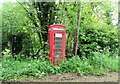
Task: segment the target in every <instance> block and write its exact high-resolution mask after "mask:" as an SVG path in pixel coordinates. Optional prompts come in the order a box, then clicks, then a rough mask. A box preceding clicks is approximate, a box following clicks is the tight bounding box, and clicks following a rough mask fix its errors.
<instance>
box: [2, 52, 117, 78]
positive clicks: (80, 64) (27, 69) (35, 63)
mask: <svg viewBox="0 0 120 84" xmlns="http://www.w3.org/2000/svg"><path fill="white" fill-rule="evenodd" d="M2 64H3V67H2V77H3V80H18V79H19V80H20V79H24V78H25V77H28V76H32V77H39V78H41V77H43V76H45V75H50V74H51V75H52V74H59V75H60V74H64V73H76V74H78V75H80V76H82V75H87V74H91V75H102V74H105V73H106V72H108V71H118V58H117V57H110V56H109V54H108V53H106V54H101V53H99V52H94V53H93V56H91V57H89V59H86V58H81V59H80V58H79V57H78V56H75V57H72V58H71V59H69V60H66V62H65V63H62V64H60V66H56V67H54V66H53V65H52V64H51V63H50V62H49V61H48V60H39V59H34V60H31V59H29V60H26V59H20V58H18V59H17V60H16V61H14V59H13V58H11V57H8V56H7V57H5V58H3V60H2Z"/></svg>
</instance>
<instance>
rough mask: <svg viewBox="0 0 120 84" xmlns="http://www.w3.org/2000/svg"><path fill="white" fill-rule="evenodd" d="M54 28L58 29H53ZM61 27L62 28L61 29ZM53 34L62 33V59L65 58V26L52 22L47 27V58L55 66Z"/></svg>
mask: <svg viewBox="0 0 120 84" xmlns="http://www.w3.org/2000/svg"><path fill="white" fill-rule="evenodd" d="M54 28H57V29H60V30H54ZM61 29H62V30H61ZM55 34H62V48H61V49H62V50H61V51H62V60H63V61H64V60H65V50H66V31H65V26H63V25H60V24H53V25H50V26H49V27H48V39H49V51H50V52H49V60H50V62H52V64H53V65H55V66H57V65H58V64H56V63H55V54H54V53H55V49H56V48H55Z"/></svg>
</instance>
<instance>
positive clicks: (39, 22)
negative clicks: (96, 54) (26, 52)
mask: <svg viewBox="0 0 120 84" xmlns="http://www.w3.org/2000/svg"><path fill="white" fill-rule="evenodd" d="M18 3H19V4H20V5H21V6H22V7H23V8H24V9H25V11H26V12H27V15H28V17H29V18H30V20H31V21H32V22H33V24H34V26H35V28H36V32H37V35H38V38H39V42H40V49H41V48H42V49H44V50H45V46H46V44H45V42H47V40H48V39H47V31H48V26H49V25H51V24H53V23H54V16H55V11H54V10H55V6H56V4H55V2H35V1H34V0H31V1H30V2H23V3H21V2H19V1H18ZM40 49H39V50H38V52H39V51H40Z"/></svg>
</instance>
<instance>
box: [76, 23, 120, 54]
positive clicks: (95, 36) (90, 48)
mask: <svg viewBox="0 0 120 84" xmlns="http://www.w3.org/2000/svg"><path fill="white" fill-rule="evenodd" d="M95 25H97V23H96V24H95ZM107 50H108V51H109V52H111V55H112V56H113V55H114V54H118V30H117V28H115V27H114V28H112V26H105V24H103V27H99V26H98V28H95V27H94V25H93V24H92V26H90V27H87V26H86V27H85V28H81V29H80V36H79V51H78V54H79V55H80V56H89V55H90V54H91V53H92V52H104V51H107Z"/></svg>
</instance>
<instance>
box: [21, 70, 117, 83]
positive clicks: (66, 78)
mask: <svg viewBox="0 0 120 84" xmlns="http://www.w3.org/2000/svg"><path fill="white" fill-rule="evenodd" d="M23 81H24V82H117V81H118V73H117V72H110V73H107V74H106V75H103V76H90V75H88V76H78V75H76V74H67V73H66V74H63V75H51V76H45V77H43V78H42V79H36V78H30V79H25V80H23ZM23 81H22V82H23Z"/></svg>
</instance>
